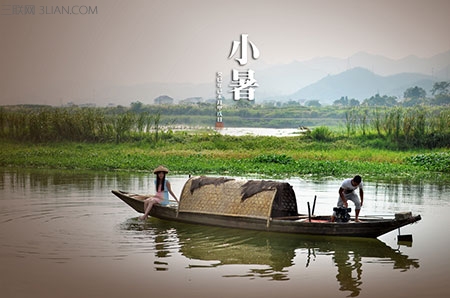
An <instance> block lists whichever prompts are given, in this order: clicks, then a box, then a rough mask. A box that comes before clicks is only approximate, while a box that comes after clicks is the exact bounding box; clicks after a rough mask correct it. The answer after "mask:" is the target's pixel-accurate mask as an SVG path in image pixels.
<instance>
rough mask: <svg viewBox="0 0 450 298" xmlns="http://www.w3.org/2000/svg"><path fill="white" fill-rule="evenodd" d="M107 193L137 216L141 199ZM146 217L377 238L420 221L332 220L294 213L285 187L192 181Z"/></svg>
mask: <svg viewBox="0 0 450 298" xmlns="http://www.w3.org/2000/svg"><path fill="white" fill-rule="evenodd" d="M112 193H113V194H114V195H116V196H117V197H118V198H120V199H121V200H122V201H124V202H125V203H127V204H128V205H129V206H130V207H132V208H133V209H134V210H136V211H137V212H140V213H144V203H143V198H144V196H142V195H137V194H131V193H128V192H124V191H120V190H113V191H112ZM150 216H153V217H156V218H160V219H164V220H171V221H177V222H184V223H193V224H203V225H211V226H221V227H228V228H241V229H249V230H260V231H269V232H282V233H295V234H304V235H327V236H346V237H368V238H376V237H378V236H380V235H383V234H385V233H388V232H390V231H393V230H396V229H399V228H400V227H403V226H405V225H408V224H412V223H414V222H417V221H419V220H420V219H421V217H420V215H415V216H413V215H412V214H411V213H410V212H402V213H397V214H395V217H394V218H392V219H386V218H363V217H360V219H361V222H354V221H349V222H331V221H330V220H331V215H327V216H313V215H310V214H298V211H297V200H296V197H295V193H294V190H293V189H292V186H291V185H290V184H289V183H285V182H275V181H265V180H248V181H247V180H236V179H231V178H224V177H219V178H215V177H204V176H201V177H193V178H190V179H189V180H188V181H187V182H186V184H185V185H184V187H183V190H182V193H181V196H180V203H179V205H178V206H171V205H169V206H161V205H158V204H156V205H154V206H153V208H152V210H151V211H150Z"/></svg>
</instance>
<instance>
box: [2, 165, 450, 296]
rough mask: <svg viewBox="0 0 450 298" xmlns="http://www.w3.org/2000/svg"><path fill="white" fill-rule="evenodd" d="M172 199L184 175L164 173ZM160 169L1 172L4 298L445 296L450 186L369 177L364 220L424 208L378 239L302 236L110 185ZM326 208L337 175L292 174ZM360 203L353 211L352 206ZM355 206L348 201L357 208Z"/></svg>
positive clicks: (146, 183)
mask: <svg viewBox="0 0 450 298" xmlns="http://www.w3.org/2000/svg"><path fill="white" fill-rule="evenodd" d="M168 178H169V179H170V181H171V183H172V188H173V190H174V191H175V193H176V194H177V195H179V194H180V193H181V189H182V187H183V185H184V183H185V182H186V180H187V177H185V176H170V175H169V177H168ZM153 179H154V177H153V175H149V174H144V173H125V174H124V173H92V172H79V171H49V170H25V169H0V296H1V297H5V298H10V297H142V296H148V297H156V295H158V296H161V295H163V297H274V296H280V297H300V296H305V297H412V296H413V297H448V296H449V294H450V287H449V284H448V282H449V276H450V258H449V247H450V237H449V233H448V228H449V222H450V220H449V218H450V217H449V214H450V204H449V200H450V186H449V185H439V184H426V183H424V184H405V183H402V184H392V183H391V184H386V183H381V182H371V181H366V182H365V194H366V199H365V202H364V206H363V209H362V211H361V215H379V216H382V215H391V214H393V213H395V212H397V211H412V212H413V213H414V214H421V215H422V218H423V219H422V220H421V221H420V222H419V223H416V224H413V225H410V226H407V227H404V228H402V229H401V233H402V234H412V235H413V242H412V243H411V242H407V243H401V242H400V243H399V242H398V241H397V235H398V231H393V232H391V233H388V234H385V235H383V236H381V237H379V238H378V239H348V238H347V239H339V238H329V237H305V236H301V235H284V234H275V233H264V232H254V231H244V230H234V229H224V228H216V227H206V226H198V225H187V224H175V223H171V222H165V221H161V220H158V219H149V220H148V221H146V222H141V221H139V220H138V219H137V216H138V214H136V213H135V212H134V210H132V209H131V208H130V207H128V206H127V205H126V204H125V203H123V202H122V201H120V200H119V199H117V198H116V197H115V196H113V195H112V194H111V192H110V190H111V189H122V190H129V191H133V192H140V193H148V192H152V190H153ZM285 181H287V182H289V183H291V185H293V187H294V190H295V192H296V195H297V200H298V207H299V211H300V212H302V213H304V212H306V210H307V209H306V208H307V207H306V206H307V202H308V201H309V202H311V203H312V202H313V199H314V196H317V202H316V208H315V214H329V213H330V210H331V209H332V207H333V206H334V205H335V203H336V200H337V195H336V194H337V189H338V188H339V185H340V181H339V180H336V179H332V178H324V179H321V180H305V179H298V178H290V179H288V180H285ZM350 207H353V206H350ZM352 209H353V208H352Z"/></svg>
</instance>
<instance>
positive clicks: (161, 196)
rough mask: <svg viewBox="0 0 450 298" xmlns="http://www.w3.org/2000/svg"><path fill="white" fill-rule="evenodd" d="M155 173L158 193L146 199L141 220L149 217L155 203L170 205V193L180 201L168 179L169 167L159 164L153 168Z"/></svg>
mask: <svg viewBox="0 0 450 298" xmlns="http://www.w3.org/2000/svg"><path fill="white" fill-rule="evenodd" d="M153 173H154V174H156V179H155V187H156V194H155V195H154V196H151V197H148V198H146V199H145V200H144V215H142V216H140V217H139V219H141V220H146V219H147V218H148V214H149V213H150V210H152V207H153V205H154V204H161V205H163V206H166V205H168V204H169V193H170V195H171V196H172V197H173V198H174V199H175V201H177V203H178V199H177V197H176V196H175V194H174V193H173V191H172V187H171V186H170V182H169V180H166V174H167V173H169V169H167V168H166V167H163V166H159V167H157V168H156V169H154V170H153Z"/></svg>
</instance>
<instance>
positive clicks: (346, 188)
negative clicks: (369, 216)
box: [331, 175, 364, 222]
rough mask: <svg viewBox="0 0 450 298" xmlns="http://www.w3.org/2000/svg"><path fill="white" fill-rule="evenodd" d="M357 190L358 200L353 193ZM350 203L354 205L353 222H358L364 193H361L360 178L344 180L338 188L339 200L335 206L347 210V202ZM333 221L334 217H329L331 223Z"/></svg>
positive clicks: (361, 184) (357, 176)
mask: <svg viewBox="0 0 450 298" xmlns="http://www.w3.org/2000/svg"><path fill="white" fill-rule="evenodd" d="M357 188H359V196H360V197H361V200H360V199H359V197H358V195H357V194H356V193H355V190H356V189H357ZM349 200H350V201H352V202H353V203H354V204H355V221H356V222H359V221H360V220H359V218H358V217H359V211H361V207H362V205H363V202H364V191H363V183H362V179H361V176H359V175H356V176H355V177H353V178H348V179H345V180H344V181H343V182H342V185H341V187H340V188H339V199H338V203H337V206H338V207H345V208H348V201H349ZM334 220H335V216H334V215H333V216H332V217H331V221H334Z"/></svg>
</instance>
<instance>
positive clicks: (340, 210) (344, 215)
mask: <svg viewBox="0 0 450 298" xmlns="http://www.w3.org/2000/svg"><path fill="white" fill-rule="evenodd" d="M350 212H352V208H344V207H334V208H333V215H334V218H335V221H336V222H348V221H349V220H350Z"/></svg>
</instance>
